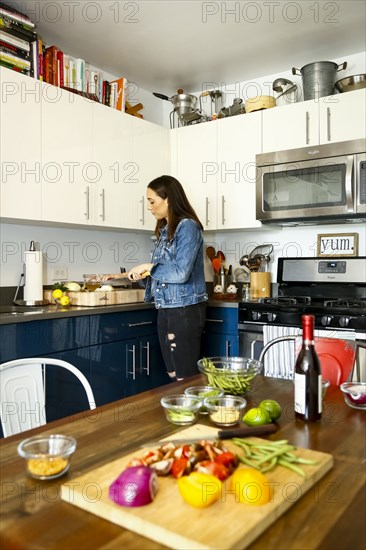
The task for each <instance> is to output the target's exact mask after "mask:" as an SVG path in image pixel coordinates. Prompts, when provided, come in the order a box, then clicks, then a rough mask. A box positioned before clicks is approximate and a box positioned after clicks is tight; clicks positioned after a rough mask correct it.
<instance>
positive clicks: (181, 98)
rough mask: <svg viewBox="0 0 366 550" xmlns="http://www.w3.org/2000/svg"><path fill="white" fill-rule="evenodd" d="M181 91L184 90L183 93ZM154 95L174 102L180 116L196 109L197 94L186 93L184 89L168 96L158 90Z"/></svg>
mask: <svg viewBox="0 0 366 550" xmlns="http://www.w3.org/2000/svg"><path fill="white" fill-rule="evenodd" d="M179 92H182V93H179ZM153 95H154V96H155V97H158V98H160V99H164V100H165V101H170V102H171V103H173V106H174V110H175V111H176V112H177V114H178V115H179V116H182V115H184V114H187V113H191V112H192V111H194V110H195V107H196V103H197V101H198V99H197V97H196V96H195V95H191V94H184V93H183V90H178V93H177V94H176V95H173V96H171V97H168V96H167V95H163V94H158V93H156V92H153Z"/></svg>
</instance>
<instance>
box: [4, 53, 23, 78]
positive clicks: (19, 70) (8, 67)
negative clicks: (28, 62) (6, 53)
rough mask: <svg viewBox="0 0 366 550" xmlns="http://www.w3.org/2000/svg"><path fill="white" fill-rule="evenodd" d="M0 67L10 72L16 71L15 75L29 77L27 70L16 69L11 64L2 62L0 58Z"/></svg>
mask: <svg viewBox="0 0 366 550" xmlns="http://www.w3.org/2000/svg"><path fill="white" fill-rule="evenodd" d="M0 66H1V67H5V68H6V69H10V70H12V71H16V72H17V73H22V74H25V75H27V76H29V69H22V68H20V67H17V66H16V65H13V64H12V63H8V62H7V61H4V60H3V59H1V57H0Z"/></svg>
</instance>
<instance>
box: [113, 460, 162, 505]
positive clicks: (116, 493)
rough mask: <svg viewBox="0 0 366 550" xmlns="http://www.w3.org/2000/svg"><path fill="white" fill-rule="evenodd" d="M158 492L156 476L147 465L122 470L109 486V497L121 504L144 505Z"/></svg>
mask: <svg viewBox="0 0 366 550" xmlns="http://www.w3.org/2000/svg"><path fill="white" fill-rule="evenodd" d="M157 492H158V476H157V474H156V472H155V471H154V470H152V469H151V468H148V467H147V466H132V467H131V468H127V469H126V470H124V471H123V472H122V473H121V474H120V475H119V476H118V477H117V479H115V480H114V481H113V483H112V484H111V485H110V487H109V497H110V498H111V499H112V500H113V501H114V502H116V503H117V504H120V505H121V506H131V507H133V506H145V504H150V502H152V501H153V500H154V498H155V497H156V494H157Z"/></svg>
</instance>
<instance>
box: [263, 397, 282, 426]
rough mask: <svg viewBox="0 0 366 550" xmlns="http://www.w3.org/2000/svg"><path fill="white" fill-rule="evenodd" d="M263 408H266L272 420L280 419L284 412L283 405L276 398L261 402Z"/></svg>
mask: <svg viewBox="0 0 366 550" xmlns="http://www.w3.org/2000/svg"><path fill="white" fill-rule="evenodd" d="M259 407H260V408H261V409H266V411H267V412H268V414H269V416H270V417H271V420H272V422H274V421H275V420H278V419H279V418H280V416H281V414H282V409H281V405H280V404H279V403H277V401H275V400H274V399H264V400H263V401H261V402H260V403H259Z"/></svg>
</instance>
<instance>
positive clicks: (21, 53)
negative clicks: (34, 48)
mask: <svg viewBox="0 0 366 550" xmlns="http://www.w3.org/2000/svg"><path fill="white" fill-rule="evenodd" d="M0 51H2V52H4V53H11V54H13V55H16V56H17V57H20V58H21V59H30V53H29V52H26V51H25V50H22V49H20V48H17V47H16V46H13V45H12V44H8V43H7V42H4V41H3V40H1V38H0Z"/></svg>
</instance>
